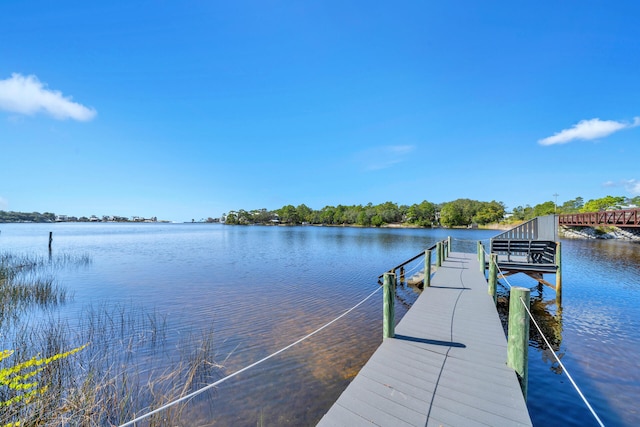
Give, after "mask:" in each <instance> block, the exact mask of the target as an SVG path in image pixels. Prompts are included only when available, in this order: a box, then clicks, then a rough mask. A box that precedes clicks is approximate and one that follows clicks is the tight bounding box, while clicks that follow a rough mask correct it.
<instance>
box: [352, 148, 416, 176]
mask: <svg viewBox="0 0 640 427" xmlns="http://www.w3.org/2000/svg"><path fill="white" fill-rule="evenodd" d="M415 148H416V147H415V146H414V145H386V146H383V147H373V148H369V149H367V150H363V151H360V152H358V153H356V155H355V158H356V161H358V162H359V163H361V164H362V165H363V168H364V169H365V170H369V171H376V170H381V169H387V168H390V167H392V166H394V165H397V164H398V163H402V162H404V161H406V160H408V159H409V154H410V153H411V152H412V151H414V150H415Z"/></svg>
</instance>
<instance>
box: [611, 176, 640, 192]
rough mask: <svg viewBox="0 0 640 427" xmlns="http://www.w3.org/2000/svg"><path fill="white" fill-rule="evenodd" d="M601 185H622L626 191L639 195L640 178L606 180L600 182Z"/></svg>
mask: <svg viewBox="0 0 640 427" xmlns="http://www.w3.org/2000/svg"><path fill="white" fill-rule="evenodd" d="M602 186H603V187H609V188H613V187H622V188H624V189H625V191H626V192H628V193H630V194H633V195H634V196H640V180H637V179H623V180H622V181H618V182H615V181H607V182H604V183H602Z"/></svg>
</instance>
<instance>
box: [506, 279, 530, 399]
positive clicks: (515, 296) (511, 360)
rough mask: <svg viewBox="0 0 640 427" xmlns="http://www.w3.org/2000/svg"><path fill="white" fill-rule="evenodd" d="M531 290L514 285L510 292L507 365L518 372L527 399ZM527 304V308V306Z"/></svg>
mask: <svg viewBox="0 0 640 427" xmlns="http://www.w3.org/2000/svg"><path fill="white" fill-rule="evenodd" d="M530 295H531V291H530V290H529V289H527V288H521V287H517V286H514V287H512V288H511V291H510V293H509V327H508V334H507V335H508V339H507V365H508V366H509V367H511V368H513V370H514V371H516V373H517V374H518V379H519V380H520V387H521V388H522V395H523V396H524V399H525V400H527V383H528V377H529V315H528V313H527V310H528V309H529V307H530V301H529V298H530ZM525 306H526V308H525Z"/></svg>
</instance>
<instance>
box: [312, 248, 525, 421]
mask: <svg viewBox="0 0 640 427" xmlns="http://www.w3.org/2000/svg"><path fill="white" fill-rule="evenodd" d="M506 360H507V340H506V338H505V336H504V331H503V329H502V325H501V323H500V319H499V318H498V314H497V311H496V308H495V306H494V304H493V299H492V298H491V297H490V296H489V295H488V293H487V282H486V280H485V278H484V276H483V275H482V273H480V266H479V264H478V260H477V257H476V255H475V254H467V253H459V252H451V253H450V254H449V256H448V257H447V259H446V261H445V262H444V263H443V264H442V267H440V268H438V270H437V272H436V273H435V275H434V276H433V278H432V281H431V287H429V288H426V289H425V290H424V291H423V292H422V294H421V295H420V297H419V298H418V299H417V300H416V302H415V303H414V304H413V307H412V308H411V309H410V310H409V311H408V312H407V313H406V314H405V316H404V318H403V319H402V320H401V321H400V323H399V324H398V325H397V326H396V328H395V337H394V338H387V339H385V340H384V341H383V343H382V344H381V345H380V347H379V348H378V349H377V350H376V352H375V353H374V354H373V355H372V356H371V358H370V359H369V361H368V362H367V363H366V364H365V366H364V367H363V368H362V369H361V371H360V373H359V374H358V375H357V376H356V378H355V379H354V380H353V381H352V382H351V384H350V385H349V386H348V387H347V389H346V390H345V391H344V392H343V393H342V395H341V396H340V398H339V399H338V400H337V401H336V403H335V404H334V405H333V406H332V407H331V409H330V410H329V411H328V412H327V413H326V414H325V416H324V417H323V418H322V419H321V420H320V423H319V424H318V425H319V426H325V427H326V426H370V425H379V426H487V425H489V426H531V418H530V417H529V413H528V411H527V407H526V403H525V401H524V398H523V396H522V392H521V390H520V385H519V383H518V379H517V377H516V374H515V372H514V371H513V370H512V369H511V368H509V367H508V366H507V365H506Z"/></svg>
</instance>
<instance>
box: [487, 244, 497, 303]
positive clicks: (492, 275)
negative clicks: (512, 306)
mask: <svg viewBox="0 0 640 427" xmlns="http://www.w3.org/2000/svg"><path fill="white" fill-rule="evenodd" d="M497 264H498V254H491V257H490V261H489V295H491V296H492V297H493V303H494V304H497V302H498V293H497V292H496V287H497V284H498V265H497Z"/></svg>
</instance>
